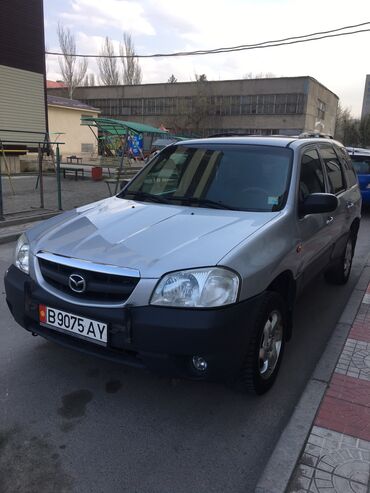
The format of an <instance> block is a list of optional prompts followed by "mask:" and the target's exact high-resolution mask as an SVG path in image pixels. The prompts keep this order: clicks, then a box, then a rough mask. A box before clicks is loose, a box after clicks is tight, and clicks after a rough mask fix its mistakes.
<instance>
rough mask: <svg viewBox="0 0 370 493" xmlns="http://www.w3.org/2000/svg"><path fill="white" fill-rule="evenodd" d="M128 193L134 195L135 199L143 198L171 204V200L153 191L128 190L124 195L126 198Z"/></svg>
mask: <svg viewBox="0 0 370 493" xmlns="http://www.w3.org/2000/svg"><path fill="white" fill-rule="evenodd" d="M127 195H132V196H133V198H134V199H138V200H141V199H143V200H144V201H145V200H149V201H152V202H159V203H161V204H169V201H168V200H167V199H165V198H164V197H161V196H160V195H153V194H152V193H147V192H142V191H141V190H136V191H132V192H131V191H130V190H127V191H126V192H125V194H124V195H123V197H125V198H126V196H127Z"/></svg>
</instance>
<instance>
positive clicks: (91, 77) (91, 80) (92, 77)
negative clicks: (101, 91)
mask: <svg viewBox="0 0 370 493" xmlns="http://www.w3.org/2000/svg"><path fill="white" fill-rule="evenodd" d="M89 86H95V74H94V73H91V74H89Z"/></svg>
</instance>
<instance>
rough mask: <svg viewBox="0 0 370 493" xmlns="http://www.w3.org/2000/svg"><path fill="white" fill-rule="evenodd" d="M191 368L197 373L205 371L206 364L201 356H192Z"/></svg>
mask: <svg viewBox="0 0 370 493" xmlns="http://www.w3.org/2000/svg"><path fill="white" fill-rule="evenodd" d="M193 366H194V368H195V369H196V370H198V371H205V370H206V369H207V366H208V363H207V361H206V360H205V359H204V358H202V357H201V356H193Z"/></svg>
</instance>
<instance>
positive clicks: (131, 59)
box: [119, 32, 143, 86]
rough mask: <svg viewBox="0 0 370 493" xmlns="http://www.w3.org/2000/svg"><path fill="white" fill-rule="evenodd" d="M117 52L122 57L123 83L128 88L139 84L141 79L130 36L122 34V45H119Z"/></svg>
mask: <svg viewBox="0 0 370 493" xmlns="http://www.w3.org/2000/svg"><path fill="white" fill-rule="evenodd" d="M119 52H120V55H121V57H122V58H121V60H122V65H123V83H124V84H126V85H129V86H133V85H136V84H141V81H142V78H143V77H142V72H141V67H140V64H139V60H138V58H137V56H136V52H135V46H134V43H133V41H132V37H131V34H129V33H126V32H125V33H123V44H122V43H120V46H119ZM123 57H128V58H123Z"/></svg>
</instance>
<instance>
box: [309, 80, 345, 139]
mask: <svg viewBox="0 0 370 493" xmlns="http://www.w3.org/2000/svg"><path fill="white" fill-rule="evenodd" d="M319 100H320V101H322V102H323V103H325V105H326V109H325V117H324V118H323V119H322V118H320V117H319V115H318V102H319ZM337 109H338V97H337V96H336V95H335V94H334V93H332V92H331V91H328V90H327V89H326V87H324V86H323V85H321V84H319V83H318V82H317V81H315V80H314V79H311V80H310V81H309V90H308V92H307V106H306V121H305V130H307V131H314V130H318V131H320V132H323V133H326V134H330V135H334V131H335V119H336V116H337Z"/></svg>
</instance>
